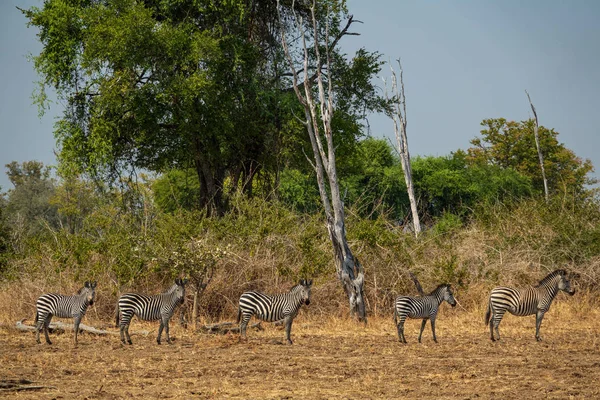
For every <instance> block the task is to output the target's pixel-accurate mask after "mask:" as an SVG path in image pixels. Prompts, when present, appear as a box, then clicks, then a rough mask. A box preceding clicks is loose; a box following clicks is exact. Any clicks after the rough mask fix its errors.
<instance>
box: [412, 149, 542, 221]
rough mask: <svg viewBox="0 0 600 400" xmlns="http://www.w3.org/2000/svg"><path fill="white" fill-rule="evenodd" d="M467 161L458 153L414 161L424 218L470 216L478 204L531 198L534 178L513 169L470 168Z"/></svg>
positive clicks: (495, 167) (495, 166)
mask: <svg viewBox="0 0 600 400" xmlns="http://www.w3.org/2000/svg"><path fill="white" fill-rule="evenodd" d="M467 158H468V156H467V154H466V153H465V152H464V151H461V150H458V151H456V152H454V153H452V154H451V155H450V156H445V157H416V158H414V159H413V177H414V180H415V189H416V194H417V198H418V199H419V205H420V208H421V210H422V211H421V213H422V214H423V215H426V216H428V217H440V216H442V215H443V214H444V213H452V214H456V215H461V216H466V215H469V214H470V212H471V210H472V208H473V207H474V206H475V205H477V204H480V203H484V202H490V201H491V202H496V201H500V202H502V201H505V200H512V199H518V198H522V197H528V196H529V195H530V194H531V191H532V186H531V181H530V178H528V177H526V176H524V175H522V174H520V173H518V172H516V171H515V170H513V169H512V168H501V167H499V166H497V165H490V164H470V163H469V162H468V161H467Z"/></svg>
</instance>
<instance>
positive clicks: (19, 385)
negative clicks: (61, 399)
mask: <svg viewBox="0 0 600 400" xmlns="http://www.w3.org/2000/svg"><path fill="white" fill-rule="evenodd" d="M32 383H34V382H32V381H30V380H27V379H3V380H0V393H1V392H19V391H22V390H41V389H56V386H41V385H32Z"/></svg>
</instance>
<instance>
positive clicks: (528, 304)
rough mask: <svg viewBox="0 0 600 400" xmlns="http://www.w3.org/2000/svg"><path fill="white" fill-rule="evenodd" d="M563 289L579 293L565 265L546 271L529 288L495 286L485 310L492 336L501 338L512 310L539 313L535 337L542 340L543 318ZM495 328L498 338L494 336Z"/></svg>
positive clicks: (569, 292) (512, 312)
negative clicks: (508, 314)
mask: <svg viewBox="0 0 600 400" xmlns="http://www.w3.org/2000/svg"><path fill="white" fill-rule="evenodd" d="M560 290H562V291H564V292H566V293H568V294H570V295H571V296H572V295H574V294H575V290H574V289H572V288H571V282H570V280H569V276H568V274H567V271H565V270H564V269H557V270H556V271H554V272H552V273H550V274H548V275H546V277H544V279H542V280H541V281H540V282H539V283H538V284H537V286H535V287H528V288H525V289H515V288H510V287H497V288H494V289H493V290H492V292H491V293H490V298H489V301H488V308H487V312H486V314H485V324H486V325H488V324H489V326H490V339H492V341H495V340H500V331H499V330H498V326H500V322H501V321H502V317H503V316H504V313H505V312H506V311H508V312H509V313H511V314H513V315H517V316H526V315H532V314H535V316H536V318H535V338H536V340H537V341H540V340H542V338H541V337H540V326H541V325H542V319H543V318H544V314H545V313H546V312H547V311H548V310H549V309H550V305H551V304H552V300H554V297H556V295H557V294H558V292H559V291H560ZM494 330H495V331H496V336H497V339H496V338H494Z"/></svg>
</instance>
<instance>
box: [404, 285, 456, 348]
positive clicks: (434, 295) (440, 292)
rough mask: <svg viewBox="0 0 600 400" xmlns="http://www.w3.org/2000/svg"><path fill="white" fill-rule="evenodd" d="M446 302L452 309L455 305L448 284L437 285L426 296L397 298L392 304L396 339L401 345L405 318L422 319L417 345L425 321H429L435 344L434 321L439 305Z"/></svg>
mask: <svg viewBox="0 0 600 400" xmlns="http://www.w3.org/2000/svg"><path fill="white" fill-rule="evenodd" d="M444 300H445V301H447V302H448V304H450V305H451V306H452V307H454V306H455V305H456V300H455V299H454V295H453V294H452V289H451V288H450V285H448V284H442V285H439V286H438V287H437V288H435V290H434V291H433V292H431V293H430V294H429V295H427V296H422V297H410V296H398V297H397V298H396V301H395V304H394V322H395V324H396V327H397V329H398V339H399V340H400V341H401V342H402V343H406V338H405V337H404V322H405V321H406V318H415V319H417V318H419V319H423V322H422V323H421V331H420V332H419V343H421V336H422V335H423V330H424V329H425V324H427V320H430V321H431V331H432V332H433V341H434V342H436V343H437V338H436V336H435V319H436V317H437V312H438V309H439V307H440V304H441V303H442V302H443V301H444Z"/></svg>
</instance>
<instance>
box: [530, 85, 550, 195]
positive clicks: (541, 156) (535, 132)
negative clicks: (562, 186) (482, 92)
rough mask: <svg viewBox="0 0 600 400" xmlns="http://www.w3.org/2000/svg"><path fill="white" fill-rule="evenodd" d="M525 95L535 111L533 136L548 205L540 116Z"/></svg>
mask: <svg viewBox="0 0 600 400" xmlns="http://www.w3.org/2000/svg"><path fill="white" fill-rule="evenodd" d="M525 94H526V95H527V99H528V100H529V105H530V106H531V111H533V116H534V117H535V125H534V127H533V136H534V137H535V147H536V149H537V153H538V158H539V160H540V168H541V170H542V180H543V181H544V196H545V199H546V203H547V202H548V181H547V180H546V170H545V169H544V155H543V154H542V149H541V148H540V139H539V135H538V127H539V123H538V116H537V112H536V111H535V107H534V106H533V103H532V102H531V97H529V93H528V92H527V90H525Z"/></svg>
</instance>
